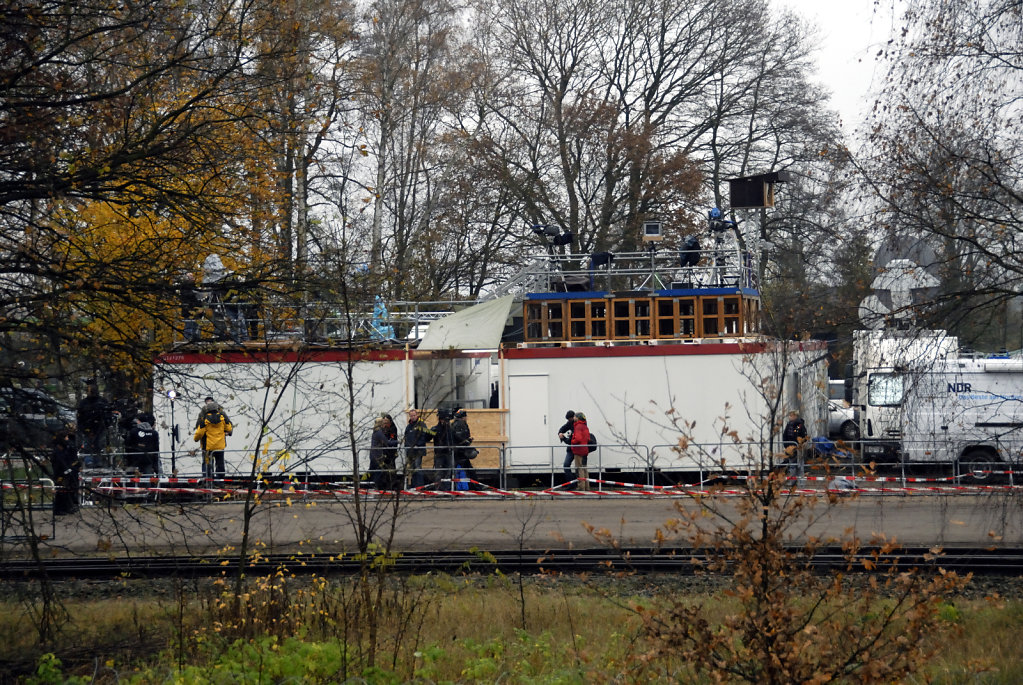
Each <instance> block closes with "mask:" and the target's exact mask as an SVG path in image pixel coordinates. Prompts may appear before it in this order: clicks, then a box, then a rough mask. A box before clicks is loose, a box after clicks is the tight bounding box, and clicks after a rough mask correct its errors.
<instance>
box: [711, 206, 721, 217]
mask: <svg viewBox="0 0 1023 685" xmlns="http://www.w3.org/2000/svg"><path fill="white" fill-rule="evenodd" d="M710 218H711V219H720V218H721V209H720V208H719V207H715V208H714V209H712V210H710Z"/></svg>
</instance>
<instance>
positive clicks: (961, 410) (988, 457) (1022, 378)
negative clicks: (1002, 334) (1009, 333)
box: [902, 358, 1023, 464]
mask: <svg viewBox="0 0 1023 685" xmlns="http://www.w3.org/2000/svg"><path fill="white" fill-rule="evenodd" d="M903 406H904V408H905V411H904V424H903V434H902V443H903V452H904V458H905V460H906V461H915V462H950V461H960V462H962V463H964V464H979V463H992V462H1009V463H1017V462H1018V461H1020V456H1021V450H1023V360H1021V359H968V358H967V359H952V360H942V361H939V362H937V363H935V364H934V366H932V367H931V368H930V369H927V370H925V371H924V372H922V373H920V374H919V375H918V376H917V377H915V378H913V379H912V382H911V383H910V384H909V385H908V387H907V389H906V395H905V398H904V405H903Z"/></svg>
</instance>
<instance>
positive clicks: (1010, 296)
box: [861, 0, 1023, 347]
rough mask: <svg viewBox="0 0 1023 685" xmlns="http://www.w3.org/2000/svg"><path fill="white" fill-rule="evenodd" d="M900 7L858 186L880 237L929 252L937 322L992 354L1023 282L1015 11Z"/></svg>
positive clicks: (989, 5)
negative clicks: (865, 192) (874, 212)
mask: <svg viewBox="0 0 1023 685" xmlns="http://www.w3.org/2000/svg"><path fill="white" fill-rule="evenodd" d="M903 7H904V9H905V12H904V14H903V16H902V24H903V31H902V32H901V35H900V36H899V37H898V38H897V40H895V41H894V42H893V43H892V45H891V48H890V50H889V51H887V53H886V55H885V57H886V59H888V60H889V65H890V66H889V71H888V75H887V78H886V82H885V87H884V89H883V91H882V94H881V96H880V99H879V101H878V105H877V107H876V108H875V111H874V115H873V120H872V122H871V128H870V131H869V133H868V136H867V141H868V147H867V148H866V152H865V154H864V155H863V158H862V160H861V170H862V173H863V180H864V183H865V185H866V187H867V188H868V189H869V191H870V194H871V195H870V196H871V198H872V199H873V200H874V201H875V202H876V204H877V208H878V217H879V221H878V224H879V225H878V228H879V229H883V230H884V231H885V232H887V233H888V234H889V235H892V236H895V238H896V239H903V238H917V237H918V236H919V237H922V238H923V239H924V241H926V242H927V244H928V245H929V247H930V253H931V255H932V257H931V263H930V264H924V265H923V266H925V267H927V268H929V269H930V270H932V272H933V273H934V274H935V275H937V276H939V278H940V279H941V280H942V286H941V287H940V290H939V293H938V296H937V301H938V304H939V305H940V306H938V307H937V308H936V309H935V310H934V312H933V313H934V317H935V320H939V321H941V322H942V325H943V327H944V326H947V327H949V328H951V329H952V330H953V331H954V332H955V333H957V334H959V335H960V336H961V337H963V338H964V339H967V340H973V341H982V342H986V344H987V345H989V346H994V347H997V346H999V345H998V343H1002V344H1005V343H1006V342H1007V341H1006V338H1007V330H1006V328H1007V326H1006V327H1005V328H1003V326H998V325H996V326H994V328H995V330H996V331H997V332H998V333H999V334H1000V335H997V336H996V337H994V336H990V335H989V336H988V337H987V338H986V339H985V338H984V337H982V335H983V333H984V332H985V329H987V331H990V330H991V328H992V325H991V324H992V323H993V322H992V318H993V319H994V322H997V323H1001V324H1003V325H1005V324H1007V323H1008V318H1007V317H1008V309H1007V307H1008V305H1009V304H1010V302H1012V301H1013V300H1014V299H1015V298H1016V297H1017V295H1018V293H1019V290H1020V279H1021V273H1023V265H1021V264H1020V261H1019V259H1018V255H1019V254H1020V250H1019V249H1018V248H1019V245H1018V240H1019V235H1020V216H1019V192H1020V188H1019V179H1020V165H1019V161H1020V154H1019V140H1020V136H1019V125H1020V124H1019V117H1018V116H1016V109H1017V106H1018V105H1017V101H1018V99H1019V95H1020V80H1019V74H1020V70H1021V68H1023V63H1021V61H1020V52H1019V44H1020V23H1019V9H1018V7H1016V6H1015V4H1014V3H1007V2H1001V1H999V0H994V1H990V2H988V1H985V2H980V3H946V2H937V1H934V2H932V1H930V0H913V1H911V2H907V3H905V4H904V6H903ZM881 266H883V265H881ZM992 337H994V339H992ZM998 338H1001V340H998ZM1013 339H1015V335H1013Z"/></svg>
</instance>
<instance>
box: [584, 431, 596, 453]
mask: <svg viewBox="0 0 1023 685" xmlns="http://www.w3.org/2000/svg"><path fill="white" fill-rule="evenodd" d="M586 450H587V452H586V454H593V453H594V452H596V451H597V436H595V435H594V434H593V432H592V431H591V432H590V441H589V442H588V443H587V446H586Z"/></svg>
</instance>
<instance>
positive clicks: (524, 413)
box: [506, 374, 560, 466]
mask: <svg viewBox="0 0 1023 685" xmlns="http://www.w3.org/2000/svg"><path fill="white" fill-rule="evenodd" d="M547 385H548V378H547V374H525V375H515V376H513V375H509V376H508V393H507V401H506V406H507V407H508V410H509V411H508V446H509V447H510V449H509V450H508V461H507V463H508V465H509V466H549V465H550V463H551V450H550V449H549V448H546V447H543V446H544V445H549V444H551V443H552V442H553V440H554V438H553V437H552V432H553V431H555V430H557V429H558V427H559V426H551V425H550V418H549V412H548V407H549V405H550V399H549V395H548V390H547ZM559 425H560V424H559Z"/></svg>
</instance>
